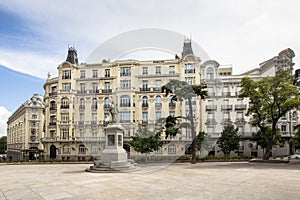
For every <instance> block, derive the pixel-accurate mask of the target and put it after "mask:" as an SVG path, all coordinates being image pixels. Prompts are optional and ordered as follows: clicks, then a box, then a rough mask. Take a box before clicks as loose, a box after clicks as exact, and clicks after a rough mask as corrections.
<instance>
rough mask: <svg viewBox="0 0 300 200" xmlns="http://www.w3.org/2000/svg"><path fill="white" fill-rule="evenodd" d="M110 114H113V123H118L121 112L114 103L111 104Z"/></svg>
mask: <svg viewBox="0 0 300 200" xmlns="http://www.w3.org/2000/svg"><path fill="white" fill-rule="evenodd" d="M109 112H110V114H111V123H117V114H118V113H119V110H118V108H117V106H116V105H115V104H114V102H111V106H110V109H109Z"/></svg>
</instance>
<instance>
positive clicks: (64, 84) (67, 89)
mask: <svg viewBox="0 0 300 200" xmlns="http://www.w3.org/2000/svg"><path fill="white" fill-rule="evenodd" d="M62 88H63V90H64V91H70V90H71V83H63V84H62Z"/></svg>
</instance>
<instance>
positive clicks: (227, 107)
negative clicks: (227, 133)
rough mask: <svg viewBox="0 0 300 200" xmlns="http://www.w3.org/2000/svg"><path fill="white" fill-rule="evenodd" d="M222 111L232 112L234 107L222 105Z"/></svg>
mask: <svg viewBox="0 0 300 200" xmlns="http://www.w3.org/2000/svg"><path fill="white" fill-rule="evenodd" d="M221 110H232V105H221Z"/></svg>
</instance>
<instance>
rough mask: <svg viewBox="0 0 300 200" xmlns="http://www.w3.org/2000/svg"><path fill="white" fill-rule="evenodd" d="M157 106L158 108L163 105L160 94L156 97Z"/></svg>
mask: <svg viewBox="0 0 300 200" xmlns="http://www.w3.org/2000/svg"><path fill="white" fill-rule="evenodd" d="M155 107H157V108H160V107H161V97H160V96H156V97H155Z"/></svg>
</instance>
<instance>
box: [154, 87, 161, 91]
mask: <svg viewBox="0 0 300 200" xmlns="http://www.w3.org/2000/svg"><path fill="white" fill-rule="evenodd" d="M152 90H153V91H154V92H161V88H160V87H154V88H153V89H152Z"/></svg>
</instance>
